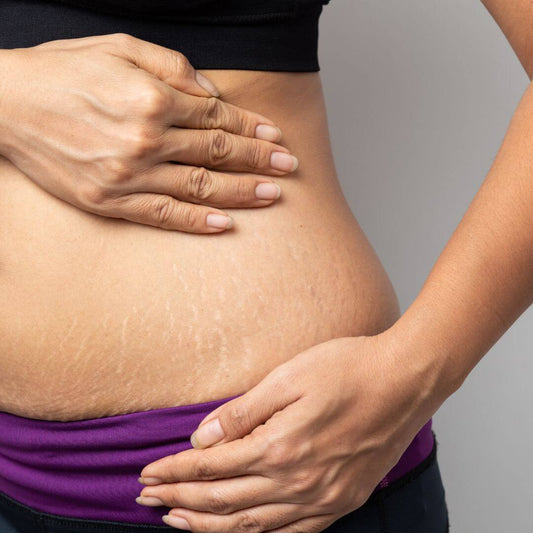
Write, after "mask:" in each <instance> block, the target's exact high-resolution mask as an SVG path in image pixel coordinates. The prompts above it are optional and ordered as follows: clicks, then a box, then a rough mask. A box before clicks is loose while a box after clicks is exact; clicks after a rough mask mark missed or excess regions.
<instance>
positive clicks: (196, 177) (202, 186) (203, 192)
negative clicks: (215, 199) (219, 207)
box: [188, 167, 213, 200]
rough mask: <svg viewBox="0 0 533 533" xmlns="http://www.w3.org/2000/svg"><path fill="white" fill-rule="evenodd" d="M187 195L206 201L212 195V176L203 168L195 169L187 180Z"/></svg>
mask: <svg viewBox="0 0 533 533" xmlns="http://www.w3.org/2000/svg"><path fill="white" fill-rule="evenodd" d="M188 192H189V195H190V196H192V197H194V198H197V199H199V200H208V199H209V198H210V197H211V196H212V194H213V176H212V174H211V172H209V170H207V169H206V168H204V167H196V168H194V169H193V170H192V172H191V176H190V178H189V191H188Z"/></svg>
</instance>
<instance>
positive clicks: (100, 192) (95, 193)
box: [77, 183, 110, 209]
mask: <svg viewBox="0 0 533 533" xmlns="http://www.w3.org/2000/svg"><path fill="white" fill-rule="evenodd" d="M109 197H110V195H109V190H108V189H107V188H106V187H103V186H102V185H100V184H97V183H86V184H84V185H82V186H79V187H78V190H77V198H78V200H79V201H80V202H81V204H82V205H85V206H87V207H91V208H97V209H100V208H101V207H102V206H103V205H104V204H105V203H106V201H107V200H109Z"/></svg>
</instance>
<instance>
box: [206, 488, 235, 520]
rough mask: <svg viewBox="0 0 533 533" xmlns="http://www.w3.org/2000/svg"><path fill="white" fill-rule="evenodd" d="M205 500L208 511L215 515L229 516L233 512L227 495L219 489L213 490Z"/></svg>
mask: <svg viewBox="0 0 533 533" xmlns="http://www.w3.org/2000/svg"><path fill="white" fill-rule="evenodd" d="M205 498H206V503H207V507H208V509H209V510H210V511H211V512H213V513H216V514H227V513H230V512H231V511H232V508H231V506H230V505H229V503H228V502H227V501H226V497H225V495H224V494H223V493H222V492H221V491H220V490H218V489H212V491H211V492H210V493H209V494H207V495H206V496H205Z"/></svg>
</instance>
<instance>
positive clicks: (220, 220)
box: [206, 213, 233, 229]
mask: <svg viewBox="0 0 533 533" xmlns="http://www.w3.org/2000/svg"><path fill="white" fill-rule="evenodd" d="M206 224H207V225H208V226H211V227H212V228H219V229H229V228H231V227H232V226H233V219H232V218H231V217H228V216H226V215H216V214H213V213H211V214H210V215H207V218H206Z"/></svg>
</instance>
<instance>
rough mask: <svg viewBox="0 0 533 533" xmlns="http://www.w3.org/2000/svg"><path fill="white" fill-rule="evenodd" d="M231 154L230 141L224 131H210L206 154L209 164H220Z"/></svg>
mask: <svg viewBox="0 0 533 533" xmlns="http://www.w3.org/2000/svg"><path fill="white" fill-rule="evenodd" d="M230 152H231V141H230V138H229V136H228V135H227V133H226V132H225V131H224V130H220V129H215V130H212V132H211V136H210V138H209V143H208V147H207V154H208V158H209V161H210V162H211V163H214V164H216V163H222V162H223V161H225V160H226V159H227V158H228V156H229V154H230Z"/></svg>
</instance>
